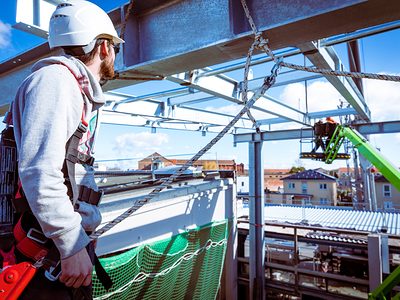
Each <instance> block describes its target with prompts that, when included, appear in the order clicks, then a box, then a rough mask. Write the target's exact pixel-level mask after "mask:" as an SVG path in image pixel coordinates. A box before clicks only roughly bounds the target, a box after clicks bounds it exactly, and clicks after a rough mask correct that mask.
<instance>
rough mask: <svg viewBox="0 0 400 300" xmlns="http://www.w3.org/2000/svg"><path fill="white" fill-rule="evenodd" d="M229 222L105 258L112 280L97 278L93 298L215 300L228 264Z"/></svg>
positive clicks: (102, 259)
mask: <svg viewBox="0 0 400 300" xmlns="http://www.w3.org/2000/svg"><path fill="white" fill-rule="evenodd" d="M229 223H230V222H228V220H224V221H220V222H214V223H210V224H207V225H204V226H201V227H198V228H195V229H192V230H188V231H186V232H184V233H182V234H179V235H176V236H173V237H171V238H169V239H163V240H160V241H157V242H153V243H149V244H146V245H141V246H138V247H136V248H134V249H131V250H128V251H127V252H124V253H122V254H117V255H115V256H111V257H106V258H101V259H100V262H101V264H102V265H103V266H104V268H105V270H106V271H107V273H108V274H109V275H110V276H111V278H112V280H113V286H112V288H111V289H110V290H108V291H106V290H105V289H104V288H103V286H102V285H101V283H100V282H99V280H98V278H97V277H96V275H95V274H94V276H93V293H94V294H93V298H94V299H98V300H100V299H129V300H131V299H202V300H203V299H215V298H216V296H217V293H218V289H219V286H220V279H221V274H222V269H223V262H224V259H225V252H226V245H227V239H228V233H229V230H228V227H229Z"/></svg>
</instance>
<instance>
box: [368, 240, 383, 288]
mask: <svg viewBox="0 0 400 300" xmlns="http://www.w3.org/2000/svg"><path fill="white" fill-rule="evenodd" d="M368 273H369V274H368V275H369V276H368V277H369V290H370V291H373V290H374V289H376V288H377V287H378V286H379V285H380V284H381V283H382V249H381V235H380V234H370V235H368Z"/></svg>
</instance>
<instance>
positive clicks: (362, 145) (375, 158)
mask: <svg viewBox="0 0 400 300" xmlns="http://www.w3.org/2000/svg"><path fill="white" fill-rule="evenodd" d="M345 138H347V139H348V140H349V141H350V142H351V143H352V144H353V146H354V147H355V148H357V149H358V152H359V153H361V154H362V155H363V156H364V157H365V158H366V159H367V160H368V161H370V162H371V163H372V164H373V165H374V166H375V167H376V168H377V169H378V170H379V171H380V172H381V173H382V175H383V176H385V178H386V179H387V180H389V182H390V183H391V184H393V185H394V186H395V187H396V189H397V190H398V191H400V171H399V169H397V168H396V167H394V166H393V165H392V164H391V163H390V162H389V161H388V160H387V159H386V158H385V157H384V156H383V155H382V154H381V153H380V152H379V151H378V150H377V149H376V148H375V147H373V146H371V144H370V143H369V142H368V141H367V139H365V138H364V137H363V136H362V135H361V134H359V133H358V132H357V131H356V130H354V129H352V128H350V127H348V126H342V125H336V129H335V131H334V133H333V135H332V137H330V139H329V142H328V143H327V145H326V149H325V151H324V161H325V162H326V163H328V164H330V163H332V162H333V161H334V160H335V159H336V158H337V155H338V152H339V148H340V146H341V145H342V144H343V141H344V139H345ZM399 283H400V266H399V267H397V268H396V269H395V270H394V271H393V272H392V273H391V274H390V275H389V276H388V277H387V278H386V279H385V280H384V281H383V282H382V284H381V285H380V286H378V287H377V288H376V289H375V290H374V291H372V292H371V293H369V294H368V299H369V300H375V299H380V300H385V299H400V294H397V295H395V296H394V297H392V298H391V296H390V295H391V292H392V290H393V288H394V287H395V286H397V285H398V284H399Z"/></svg>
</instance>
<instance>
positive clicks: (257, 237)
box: [249, 141, 265, 300]
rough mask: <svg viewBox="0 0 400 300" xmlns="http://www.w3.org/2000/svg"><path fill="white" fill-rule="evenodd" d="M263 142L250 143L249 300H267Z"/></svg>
mask: <svg viewBox="0 0 400 300" xmlns="http://www.w3.org/2000/svg"><path fill="white" fill-rule="evenodd" d="M262 144H263V143H262V142H261V141H257V142H252V143H249V182H251V184H250V186H249V199H250V200H249V216H250V222H249V225H250V239H249V252H250V255H249V267H250V272H249V273H250V274H249V280H250V282H249V286H250V289H249V290H250V291H249V292H250V295H249V299H252V300H256V299H265V292H264V282H265V266H264V263H265V239H264V224H265V219H264V171H263V170H264V168H263V159H262V157H263V156H262Z"/></svg>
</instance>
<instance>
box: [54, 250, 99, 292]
mask: <svg viewBox="0 0 400 300" xmlns="http://www.w3.org/2000/svg"><path fill="white" fill-rule="evenodd" d="M92 271H93V264H92V262H91V260H90V257H89V254H88V253H87V251H86V248H83V249H82V250H81V251H79V252H77V253H76V254H74V255H72V256H70V257H68V258H65V259H62V260H61V276H60V281H61V282H63V283H64V284H65V285H66V286H68V287H74V288H79V287H80V286H81V285H84V286H88V285H89V284H90V283H91V282H92Z"/></svg>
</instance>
